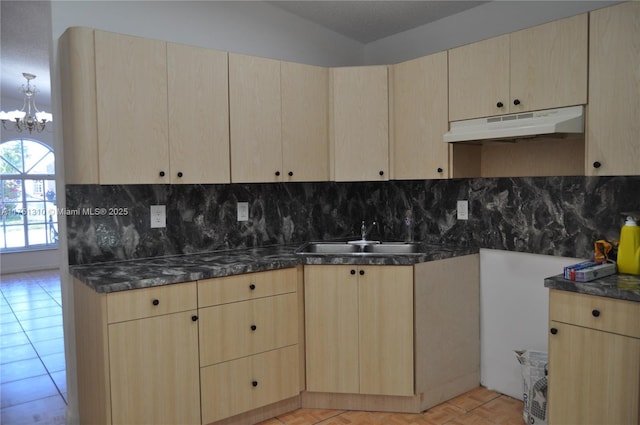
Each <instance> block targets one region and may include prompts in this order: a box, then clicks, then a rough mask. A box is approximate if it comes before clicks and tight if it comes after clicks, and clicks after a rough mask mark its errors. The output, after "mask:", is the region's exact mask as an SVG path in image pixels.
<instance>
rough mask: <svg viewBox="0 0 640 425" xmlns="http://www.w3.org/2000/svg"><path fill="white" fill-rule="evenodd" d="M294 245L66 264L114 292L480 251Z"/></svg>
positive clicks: (88, 282) (98, 287) (83, 278)
mask: <svg viewBox="0 0 640 425" xmlns="http://www.w3.org/2000/svg"><path fill="white" fill-rule="evenodd" d="M298 247H300V244H296V245H274V246H266V247H261V248H252V249H238V250H228V251H211V252H204V253H197V254H185V255H175V256H167V257H155V258H145V259H139V260H127V261H118V262H109V263H94V264H86V265H77V266H69V272H70V273H71V275H72V276H74V277H75V278H77V279H78V280H80V281H81V282H83V283H85V284H86V285H88V286H89V287H91V288H93V289H94V290H95V291H96V292H117V291H126V290H129V289H139V288H147V287H152V286H161V285H169V284H173V283H182V282H189V281H194V280H201V279H208V278H213V277H223V276H231V275H236V274H243V273H252V272H259V271H266V270H275V269H282V268H287V267H294V266H297V265H303V264H354V265H365V264H370V265H412V264H416V263H422V262H426V261H435V260H442V259H446V258H451V257H459V256H463V255H469V254H475V253H477V252H478V249H477V248H459V247H447V246H442V245H429V244H422V245H421V252H420V253H417V254H411V255H313V254H310V255H306V254H305V255H299V254H296V253H295V250H296V249H297V248H298Z"/></svg>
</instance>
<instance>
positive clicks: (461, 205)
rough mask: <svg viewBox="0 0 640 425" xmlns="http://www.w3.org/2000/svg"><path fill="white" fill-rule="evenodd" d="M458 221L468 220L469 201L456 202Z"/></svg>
mask: <svg viewBox="0 0 640 425" xmlns="http://www.w3.org/2000/svg"><path fill="white" fill-rule="evenodd" d="M458 220H469V201H466V200H464V201H458Z"/></svg>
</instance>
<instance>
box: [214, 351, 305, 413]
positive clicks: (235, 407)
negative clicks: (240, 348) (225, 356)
mask: <svg viewBox="0 0 640 425" xmlns="http://www.w3.org/2000/svg"><path fill="white" fill-rule="evenodd" d="M201 386H202V399H203V400H206V402H203V403H202V423H203V424H208V423H212V422H215V421H218V420H220V419H224V418H228V417H231V416H234V415H237V414H239V413H244V412H248V411H250V410H252V409H256V408H258V407H262V406H266V405H268V404H271V403H275V402H278V401H280V400H284V399H287V398H290V397H295V396H297V395H298V394H299V393H300V385H299V377H298V346H297V345H291V346H289V347H285V348H281V349H278V350H272V351H267V352H265V353H261V354H256V355H254V356H248V357H242V358H239V359H236V360H230V361H227V362H224V363H218V364H216V365H213V366H207V367H204V368H202V371H201Z"/></svg>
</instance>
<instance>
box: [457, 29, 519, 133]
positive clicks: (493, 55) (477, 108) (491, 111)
mask: <svg viewBox="0 0 640 425" xmlns="http://www.w3.org/2000/svg"><path fill="white" fill-rule="evenodd" d="M500 105H502V106H500ZM508 111H509V34H506V35H502V36H500V37H494V38H490V39H488V40H484V41H479V42H477V43H472V44H467V45H465V46H461V47H456V48H455V49H451V50H449V121H458V120H466V119H470V118H479V117H490V116H492V115H500V114H506V113H507V112H508Z"/></svg>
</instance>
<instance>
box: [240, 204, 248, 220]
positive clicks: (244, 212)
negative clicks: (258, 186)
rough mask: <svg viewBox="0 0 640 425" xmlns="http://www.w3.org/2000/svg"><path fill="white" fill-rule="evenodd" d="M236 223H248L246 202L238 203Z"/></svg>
mask: <svg viewBox="0 0 640 425" xmlns="http://www.w3.org/2000/svg"><path fill="white" fill-rule="evenodd" d="M238 221H249V203H248V202H238Z"/></svg>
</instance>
